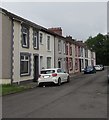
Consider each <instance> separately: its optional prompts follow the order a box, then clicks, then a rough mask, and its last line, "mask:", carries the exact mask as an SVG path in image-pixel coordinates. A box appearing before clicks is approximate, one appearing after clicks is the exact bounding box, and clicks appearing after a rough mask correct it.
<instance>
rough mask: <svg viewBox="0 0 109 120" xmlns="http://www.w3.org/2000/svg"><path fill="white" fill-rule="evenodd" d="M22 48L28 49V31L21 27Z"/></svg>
mask: <svg viewBox="0 0 109 120" xmlns="http://www.w3.org/2000/svg"><path fill="white" fill-rule="evenodd" d="M22 47H24V48H29V29H28V28H27V27H25V26H22Z"/></svg>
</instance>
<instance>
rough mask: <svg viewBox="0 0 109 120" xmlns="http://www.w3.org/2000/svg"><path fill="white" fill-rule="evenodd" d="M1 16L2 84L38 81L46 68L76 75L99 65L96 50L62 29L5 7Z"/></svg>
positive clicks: (0, 76)
mask: <svg viewBox="0 0 109 120" xmlns="http://www.w3.org/2000/svg"><path fill="white" fill-rule="evenodd" d="M0 16H1V19H0V23H1V24H2V31H0V34H2V38H0V39H1V41H0V42H1V43H2V47H0V49H1V50H0V51H2V53H1V54H0V55H1V58H2V59H1V63H2V65H1V66H0V67H1V68H0V69H1V73H2V75H0V79H1V80H2V83H3V84H5V83H14V82H17V83H20V82H21V81H27V80H34V81H36V80H37V79H38V75H39V74H40V70H42V69H44V68H54V67H59V68H62V69H63V70H64V71H67V72H69V73H70V74H73V73H75V72H81V71H82V69H83V68H84V67H85V66H86V65H95V64H96V56H95V52H92V51H90V50H88V49H87V47H86V46H85V45H84V43H82V42H81V43H79V42H77V41H76V40H74V39H72V37H70V36H69V37H68V36H67V37H64V36H62V29H61V28H52V29H46V28H44V27H42V26H39V25H37V24H35V23H33V22H31V21H28V20H26V19H24V18H21V17H19V16H17V15H15V14H12V13H10V12H8V11H6V10H4V9H0Z"/></svg>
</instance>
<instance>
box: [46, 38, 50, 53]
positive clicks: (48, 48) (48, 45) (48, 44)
mask: <svg viewBox="0 0 109 120" xmlns="http://www.w3.org/2000/svg"><path fill="white" fill-rule="evenodd" d="M47 50H48V51H50V36H47Z"/></svg>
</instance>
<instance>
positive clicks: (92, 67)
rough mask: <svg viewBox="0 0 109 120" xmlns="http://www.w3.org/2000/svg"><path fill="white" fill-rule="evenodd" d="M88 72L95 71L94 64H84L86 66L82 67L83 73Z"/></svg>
mask: <svg viewBox="0 0 109 120" xmlns="http://www.w3.org/2000/svg"><path fill="white" fill-rule="evenodd" d="M88 73H96V69H95V67H94V66H86V68H85V69H84V74H88Z"/></svg>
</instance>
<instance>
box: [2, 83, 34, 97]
mask: <svg viewBox="0 0 109 120" xmlns="http://www.w3.org/2000/svg"><path fill="white" fill-rule="evenodd" d="M31 88H33V85H32V84H27V85H10V84H7V85H2V92H1V93H2V96H4V95H8V94H12V93H17V92H21V91H24V90H27V89H31Z"/></svg>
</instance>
